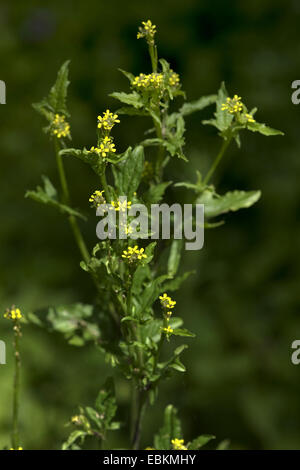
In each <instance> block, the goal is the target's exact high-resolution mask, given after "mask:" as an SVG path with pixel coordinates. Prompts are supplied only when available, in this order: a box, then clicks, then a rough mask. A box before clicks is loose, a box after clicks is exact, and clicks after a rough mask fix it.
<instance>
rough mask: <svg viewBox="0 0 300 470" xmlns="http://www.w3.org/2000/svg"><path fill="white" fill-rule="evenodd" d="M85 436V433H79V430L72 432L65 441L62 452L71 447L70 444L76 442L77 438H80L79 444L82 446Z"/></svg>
mask: <svg viewBox="0 0 300 470" xmlns="http://www.w3.org/2000/svg"><path fill="white" fill-rule="evenodd" d="M86 436H87V433H86V432H85V431H81V430H79V429H78V430H76V431H73V432H72V433H71V434H70V436H69V437H68V439H67V440H66V442H64V443H63V445H62V450H67V449H69V448H70V447H71V446H72V444H73V443H74V442H75V441H77V440H78V439H79V438H81V444H82V443H83V440H84V438H85V437H86Z"/></svg>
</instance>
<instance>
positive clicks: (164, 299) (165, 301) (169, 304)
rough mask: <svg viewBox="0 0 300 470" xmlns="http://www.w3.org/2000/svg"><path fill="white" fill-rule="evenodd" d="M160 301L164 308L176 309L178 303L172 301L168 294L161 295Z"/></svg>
mask: <svg viewBox="0 0 300 470" xmlns="http://www.w3.org/2000/svg"><path fill="white" fill-rule="evenodd" d="M159 300H160V303H161V306H162V307H163V308H167V309H169V308H174V307H175V305H176V301H175V300H172V299H171V297H169V296H168V295H167V294H166V293H164V294H163V295H160V296H159Z"/></svg>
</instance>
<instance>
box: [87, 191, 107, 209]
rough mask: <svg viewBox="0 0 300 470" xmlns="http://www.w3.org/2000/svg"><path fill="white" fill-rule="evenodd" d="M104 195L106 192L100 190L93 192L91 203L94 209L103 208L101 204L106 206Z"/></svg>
mask: <svg viewBox="0 0 300 470" xmlns="http://www.w3.org/2000/svg"><path fill="white" fill-rule="evenodd" d="M103 193H104V191H100V190H99V189H97V190H96V191H94V192H93V194H91V196H90V198H89V202H90V203H91V206H92V207H99V206H101V204H105V202H106V201H105V199H104V197H103Z"/></svg>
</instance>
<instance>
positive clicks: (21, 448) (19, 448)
mask: <svg viewBox="0 0 300 470" xmlns="http://www.w3.org/2000/svg"><path fill="white" fill-rule="evenodd" d="M9 450H23V447H18V448H17V449H14V448H13V447H11V448H10V449H9Z"/></svg>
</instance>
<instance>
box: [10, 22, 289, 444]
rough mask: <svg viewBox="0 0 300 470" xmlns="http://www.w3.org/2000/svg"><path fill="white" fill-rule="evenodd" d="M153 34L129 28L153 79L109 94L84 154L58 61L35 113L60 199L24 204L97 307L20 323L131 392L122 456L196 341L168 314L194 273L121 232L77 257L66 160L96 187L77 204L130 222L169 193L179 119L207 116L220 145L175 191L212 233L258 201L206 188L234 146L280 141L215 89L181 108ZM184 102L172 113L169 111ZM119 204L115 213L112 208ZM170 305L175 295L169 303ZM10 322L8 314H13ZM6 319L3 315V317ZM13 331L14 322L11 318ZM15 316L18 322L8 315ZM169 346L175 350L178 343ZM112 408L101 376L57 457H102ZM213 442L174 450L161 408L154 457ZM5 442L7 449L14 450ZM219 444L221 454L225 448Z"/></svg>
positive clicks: (78, 217)
mask: <svg viewBox="0 0 300 470" xmlns="http://www.w3.org/2000/svg"><path fill="white" fill-rule="evenodd" d="M155 35H156V26H155V25H153V24H152V23H151V21H150V20H148V21H145V22H143V23H142V25H141V26H140V28H139V32H138V35H137V38H138V39H145V40H146V43H147V45H148V49H149V55H150V61H151V67H152V70H151V72H150V73H148V74H147V73H140V74H139V75H138V76H134V75H133V74H131V73H129V72H125V71H122V73H123V74H124V75H125V77H127V79H128V81H129V88H130V90H129V91H128V92H115V93H112V95H111V96H112V97H113V98H115V99H116V100H118V101H119V102H121V103H122V105H121V107H120V108H119V109H117V110H116V111H113V112H112V111H110V110H109V109H107V110H106V111H105V112H103V113H102V114H100V115H99V116H98V117H97V121H96V141H95V142H93V143H92V145H89V146H88V148H83V149H81V148H79V149H78V148H73V147H70V146H69V142H70V141H71V139H72V137H71V125H70V119H71V116H70V114H69V112H68V108H67V89H68V85H69V79H68V67H69V62H65V63H64V64H63V65H62V67H61V68H60V70H59V72H58V76H57V80H56V82H55V84H54V85H53V87H52V88H51V90H50V93H49V95H48V96H47V97H46V98H45V99H43V100H42V101H41V102H40V103H37V104H35V105H34V108H35V109H36V110H37V111H38V112H39V113H40V114H42V115H43V116H44V118H46V120H47V122H48V125H47V127H45V129H44V130H45V132H46V133H47V134H48V136H49V139H50V140H51V142H52V144H53V146H54V153H55V158H56V162H57V169H58V175H59V180H60V190H57V189H56V188H55V186H54V185H53V183H52V182H51V181H50V180H49V178H47V177H45V176H44V177H43V186H38V187H37V189H36V190H31V191H28V192H27V193H26V196H27V197H29V198H31V199H34V200H35V201H38V202H40V203H42V204H45V205H48V206H52V207H54V208H56V209H58V211H60V212H61V213H62V214H63V215H65V216H66V218H67V219H68V222H69V224H70V228H71V231H72V234H73V236H74V240H75V242H76V243H77V245H78V249H79V253H80V256H81V258H82V260H81V262H80V266H81V268H82V269H83V270H84V271H85V272H86V273H87V274H88V275H90V277H91V281H92V282H93V283H94V286H95V298H94V301H93V302H92V303H91V304H88V305H87V304H82V303H75V304H73V305H66V306H54V307H50V308H49V309H47V310H46V311H44V312H42V313H41V312H39V313H37V312H35V313H32V312H31V313H28V314H27V315H26V318H27V321H30V322H33V323H35V324H38V325H40V326H43V327H46V328H48V327H49V326H50V327H51V329H52V330H55V331H58V332H60V333H62V334H63V335H64V336H65V338H66V339H67V341H68V342H69V343H70V344H72V345H74V346H83V345H84V344H86V343H87V342H93V343H94V344H95V346H96V347H97V348H98V349H99V350H100V351H101V353H102V354H103V356H104V358H105V360H106V361H107V362H108V363H109V364H110V365H111V367H112V368H113V369H115V370H116V371H117V373H121V374H122V375H123V376H124V377H125V378H126V379H127V380H128V381H130V383H131V385H132V403H131V414H130V418H129V419H128V422H127V423H125V425H126V426H128V429H129V431H130V432H129V433H128V435H130V442H128V448H133V449H139V448H140V446H141V436H142V429H143V421H144V418H145V415H146V412H147V409H148V407H149V406H151V405H153V404H154V402H155V401H156V400H157V398H158V392H159V386H160V384H161V382H162V381H164V380H166V379H168V378H169V377H170V376H171V375H172V374H174V373H184V372H185V371H186V367H185V365H184V364H183V362H182V361H183V360H182V356H183V353H184V351H185V349H186V348H187V347H188V346H187V344H185V343H183V344H180V343H178V342H177V341H178V340H180V338H186V339H187V340H190V339H191V338H193V337H194V336H195V334H194V333H191V332H190V331H189V330H188V329H186V328H184V327H183V319H182V318H181V317H180V316H178V314H180V312H178V313H177V311H176V301H175V300H173V299H172V298H171V296H170V293H173V292H175V291H177V290H178V289H179V288H180V286H181V285H182V283H183V282H184V281H186V279H187V278H188V277H189V276H190V275H191V274H192V273H190V272H187V273H181V274H178V270H179V266H180V260H181V256H182V254H183V244H182V240H178V239H176V238H173V239H171V240H169V241H167V242H166V241H165V240H164V241H163V242H162V241H157V242H156V241H155V242H150V243H146V241H145V237H144V234H143V233H141V234H140V236H139V237H138V239H130V232H131V226H130V224H129V225H128V226H127V225H126V227H125V234H126V235H128V237H125V238H123V237H116V239H114V240H112V239H110V238H106V239H104V240H101V241H98V242H97V243H96V244H95V246H94V247H93V248H90V247H87V245H86V242H85V240H84V237H83V234H82V231H81V223H83V222H84V220H85V218H86V216H85V215H84V214H83V213H82V212H81V211H80V210H78V209H77V208H74V207H73V205H72V198H71V191H70V189H69V182H68V178H67V175H66V172H65V167H64V161H65V159H67V158H75V159H79V160H81V161H83V162H84V163H85V164H87V165H89V166H90V168H91V170H92V171H93V172H95V173H96V175H97V177H98V179H99V186H98V187H97V188H94V191H93V190H92V189H91V188H89V185H88V183H87V188H86V191H87V197H86V202H89V203H90V205H91V207H92V208H93V209H98V208H99V207H100V206H101V205H103V204H105V203H109V204H110V210H111V211H113V212H115V213H118V214H119V216H121V214H122V213H123V212H124V211H128V210H129V209H130V207H131V205H132V204H144V205H146V206H147V207H150V206H151V205H152V204H159V203H160V202H161V201H162V200H163V198H164V195H165V192H166V191H167V189H168V187H169V186H171V184H172V182H170V181H168V180H167V179H165V174H166V171H165V170H166V167H167V165H170V164H171V163H172V158H174V157H177V158H179V159H182V160H183V161H184V162H188V157H187V155H186V154H185V152H184V145H185V125H186V119H187V118H188V116H189V115H190V114H192V113H195V112H199V111H201V110H203V109H204V108H206V107H208V106H215V113H214V117H213V118H212V119H210V120H207V121H203V124H209V125H212V126H214V127H215V128H216V129H217V130H218V133H219V136H220V137H221V140H222V145H221V149H220V152H219V153H218V155H217V157H216V159H215V160H214V161H213V163H212V165H211V168H210V169H209V171H208V172H207V173H206V175H205V176H204V177H203V176H202V174H201V173H200V171H198V172H197V174H196V179H195V182H183V181H182V182H177V183H176V184H175V185H174V186H175V187H184V188H186V189H187V190H189V191H192V193H191V194H192V197H191V201H192V203H193V204H194V205H195V204H204V207H205V223H204V226H205V228H213V227H216V226H218V225H220V224H221V223H222V221H221V222H220V221H219V220H218V221H217V222H213V221H212V219H214V218H215V217H218V216H221V215H223V214H225V213H227V212H229V211H236V210H238V209H242V208H247V207H250V206H251V205H253V204H254V203H255V202H256V201H257V200H258V199H259V197H260V191H259V190H255V191H229V192H227V193H226V194H223V195H220V194H218V193H217V191H216V188H215V186H214V185H213V184H212V183H211V178H212V176H213V174H214V172H215V170H216V168H217V166H218V164H219V162H220V160H221V158H222V157H223V155H224V153H225V151H226V149H227V148H228V147H229V145H230V144H231V142H232V141H235V142H236V144H237V145H238V146H239V147H240V145H241V139H240V135H241V133H242V131H244V130H248V131H251V132H259V133H261V134H263V135H276V134H281V132H280V131H277V130H274V129H272V128H270V127H268V126H266V125H265V124H262V123H259V122H257V121H256V119H255V118H254V115H255V113H256V109H255V108H254V109H252V110H251V111H248V109H247V107H246V105H245V104H244V103H243V102H242V100H241V98H240V97H239V96H238V95H234V97H233V98H230V97H229V96H228V93H227V91H226V88H225V85H224V84H222V85H221V87H220V89H219V91H218V93H217V94H212V95H209V96H203V97H201V98H199V99H198V100H196V101H193V102H186V101H185V100H186V98H185V93H184V92H183V90H182V85H181V80H180V77H179V75H178V74H177V73H176V72H174V71H173V70H172V69H171V67H170V65H169V63H168V62H167V61H166V60H164V59H160V60H159V59H158V52H157V47H156V42H155ZM177 99H178V100H181V101H182V100H183V101H184V103H183V104H182V103H181V104H180V106H179V107H178V109H177V110H176V111H173V110H172V109H173V107H174V103H177ZM126 115H128V116H136V117H138V118H139V117H140V118H146V119H148V121H149V122H150V128H149V130H148V131H147V133H146V138H143V139H142V140H141V141H140V142H139V143H135V144H134V146H133V147H131V146H130V147H128V148H127V149H126V150H125V151H123V152H122V151H120V149H119V148H118V145H117V143H115V142H114V137H113V130H114V126H116V125H122V119H121V118H120V116H126ZM121 196H126V201H125V202H122V201H121V202H120V199H119V198H120V197H121ZM172 295H173V294H172ZM14 312H15V314H16V312H17V310H14ZM6 315H8V314H6ZM12 315H13V314H12V310H11V314H10V315H8V316H9V318H10V319H12V320H13V321H14V322H17V324H18V322H19V318H13V316H12ZM17 315H18V314H17ZM176 339H177V340H176ZM116 416H117V401H116V397H115V392H114V379H113V377H109V378H108V379H107V380H106V382H105V383H104V385H103V386H102V387H100V391H99V394H98V396H97V398H96V401H95V405H94V407H91V406H87V407H80V408H79V411H78V413H77V414H75V415H74V416H73V417H72V418H71V419H70V426H72V427H73V430H72V432H71V434H70V435H69V437H68V438H67V439H66V441H65V443H64V444H63V449H80V448H84V446H87V438H88V437H91V438H94V439H96V440H97V441H98V442H99V444H101V445H102V446H103V447H104V448H105V447H106V448H107V446H109V441H108V440H107V439H108V434H109V432H110V431H111V432H112V431H116V430H118V429H119V427H120V423H119V421H116ZM213 437H214V436H210V435H200V436H199V437H198V438H196V439H194V440H190V441H189V442H188V443H187V444H185V443H184V440H183V434H182V430H181V425H180V421H179V419H178V417H177V410H176V408H175V407H174V406H173V405H168V406H167V408H166V410H165V415H164V424H163V426H162V428H161V429H160V430H159V431H158V432H157V434H156V435H155V437H154V442H153V445H154V448H155V449H166V450H168V449H176V450H178V449H179V450H184V449H199V448H200V447H202V446H203V445H205V444H206V443H207V442H209V441H210V440H211V439H213ZM18 446H19V441H18V439H15V440H14V442H13V448H18ZM224 446H225V444H222V443H221V444H220V445H219V448H223V447H224Z"/></svg>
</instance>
